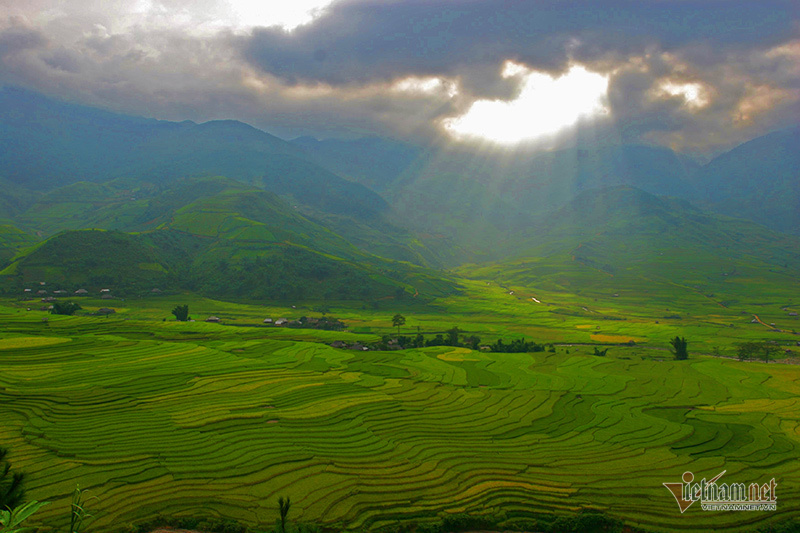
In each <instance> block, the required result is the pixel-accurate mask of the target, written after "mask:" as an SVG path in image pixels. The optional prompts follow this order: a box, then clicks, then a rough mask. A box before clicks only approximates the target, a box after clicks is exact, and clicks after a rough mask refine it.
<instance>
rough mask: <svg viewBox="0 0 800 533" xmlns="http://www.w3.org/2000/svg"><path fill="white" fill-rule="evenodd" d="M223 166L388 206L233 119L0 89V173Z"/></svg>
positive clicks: (96, 178)
mask: <svg viewBox="0 0 800 533" xmlns="http://www.w3.org/2000/svg"><path fill="white" fill-rule="evenodd" d="M218 175H219V176H227V177H230V178H234V179H239V180H242V181H246V182H248V183H253V184H256V185H258V186H261V187H263V188H265V189H267V190H270V191H272V192H275V193H277V194H280V195H282V196H285V197H287V198H290V199H291V201H293V202H298V203H301V204H305V205H307V206H310V207H311V208H314V209H319V210H322V211H324V212H331V213H338V214H342V215H347V216H355V217H359V218H362V219H366V220H370V219H373V218H375V217H376V216H378V215H379V214H380V213H381V212H382V211H384V210H385V209H386V208H387V205H386V202H385V201H384V200H383V199H382V198H381V197H380V196H379V195H377V194H375V193H374V192H372V191H370V190H369V189H367V188H366V187H364V186H362V185H360V184H357V183H354V182H351V181H347V180H345V179H342V178H340V177H339V176H337V175H335V174H334V173H332V172H330V171H329V170H326V169H325V168H322V167H321V166H319V165H318V164H316V163H314V162H313V161H311V160H309V159H308V158H307V157H306V156H305V155H304V154H303V152H302V150H300V149H298V148H296V147H295V146H293V145H291V144H290V143H288V142H286V141H283V140H281V139H279V138H277V137H274V136H272V135H269V134H267V133H265V132H263V131H260V130H257V129H255V128H253V127H251V126H248V125H247V124H243V123H241V122H236V121H212V122H206V123H203V124H195V123H194V122H190V121H185V122H180V123H178V122H167V121H159V120H153V119H145V118H139V117H131V116H125V115H119V114H115V113H111V112H107V111H101V110H98V109H93V108H89V107H84V106H78V105H72V104H66V103H62V102H56V101H53V100H50V99H48V98H45V97H44V96H41V95H39V94H36V93H32V92H29V91H25V90H22V89H15V88H5V89H3V90H2V91H0V177H3V178H5V179H6V180H8V181H9V182H12V183H14V184H17V185H20V186H23V187H25V188H28V189H36V190H49V189H53V188H56V187H58V186H63V185H68V184H71V183H74V182H77V181H90V182H104V181H108V180H111V179H115V178H136V179H142V180H147V181H150V182H153V183H164V182H169V181H171V180H174V179H177V178H182V177H197V176H218Z"/></svg>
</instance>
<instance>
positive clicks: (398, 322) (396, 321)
mask: <svg viewBox="0 0 800 533" xmlns="http://www.w3.org/2000/svg"><path fill="white" fill-rule="evenodd" d="M405 323H406V317H404V316H403V315H401V314H400V313H397V314H396V315H394V316H393V317H392V326H394V327H396V328H397V334H398V335H400V326H402V325H403V324H405Z"/></svg>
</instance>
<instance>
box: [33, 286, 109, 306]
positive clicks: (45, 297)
mask: <svg viewBox="0 0 800 533" xmlns="http://www.w3.org/2000/svg"><path fill="white" fill-rule="evenodd" d="M41 285H44V282H41ZM22 294H23V295H25V296H26V297H28V298H32V297H33V295H34V292H33V289H23V291H22ZM35 294H36V296H37V297H41V299H42V301H43V302H53V301H55V300H56V299H57V298H59V297H65V296H68V295H69V291H65V290H63V289H58V290H55V291H53V296H49V293H48V291H47V289H39V290H38V291H36V293H35ZM72 294H73V296H88V295H89V291H87V290H86V289H78V290H76V291H75V292H73V293H72ZM100 298H101V299H102V300H113V299H114V296H113V295H112V294H111V289H100Z"/></svg>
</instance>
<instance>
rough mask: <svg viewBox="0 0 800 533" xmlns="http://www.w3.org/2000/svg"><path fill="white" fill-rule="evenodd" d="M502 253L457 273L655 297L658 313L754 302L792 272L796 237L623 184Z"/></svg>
mask: <svg viewBox="0 0 800 533" xmlns="http://www.w3.org/2000/svg"><path fill="white" fill-rule="evenodd" d="M503 253H504V254H505V257H506V259H504V260H503V261H502V262H500V263H495V264H489V265H484V266H479V267H474V266H472V267H464V268H463V269H462V270H461V272H462V273H463V274H467V275H470V276H477V277H481V278H494V279H499V280H503V281H505V282H506V283H516V284H519V285H523V286H527V287H537V286H538V287H542V288H547V289H549V290H559V291H569V292H571V293H574V294H578V295H587V296H589V295H592V296H595V297H597V296H600V295H603V296H610V295H612V294H617V293H622V292H625V291H628V293H629V294H630V293H633V292H635V293H637V294H638V295H639V297H645V295H647V296H646V297H647V298H662V297H663V298H664V301H665V307H669V300H670V298H671V297H672V296H670V295H671V294H672V295H673V296H674V295H677V294H687V293H695V294H696V295H698V297H701V298H711V299H713V300H714V301H716V302H718V303H720V304H721V305H728V304H730V303H731V302H733V301H736V300H738V299H740V298H742V297H743V296H744V295H749V296H751V297H752V299H751V301H759V298H761V297H763V296H764V295H765V292H767V291H773V292H775V295H776V296H780V294H781V287H784V288H785V287H787V286H790V285H792V284H793V283H795V280H796V279H797V277H798V276H800V266H799V265H800V240H798V239H797V238H795V237H792V236H788V235H780V234H774V233H773V232H771V231H769V230H768V229H767V228H765V227H764V226H761V225H758V224H755V223H752V222H749V221H746V220H740V219H733V218H729V217H725V216H721V215H714V214H709V213H706V212H703V211H701V210H699V209H697V208H695V207H693V206H692V205H691V204H689V203H688V202H686V201H685V200H681V199H675V198H666V197H656V196H654V195H651V194H649V193H647V192H645V191H642V190H640V189H635V188H632V187H627V186H621V187H610V188H604V189H598V190H591V191H585V192H582V193H580V194H579V195H578V196H577V197H576V198H575V199H574V200H572V201H571V202H569V203H568V204H567V205H565V206H563V207H562V208H560V209H558V210H556V211H554V212H553V213H550V214H548V215H547V216H545V217H542V218H541V219H539V220H537V221H536V222H535V223H534V224H532V225H531V227H530V228H529V229H528V230H527V231H525V232H523V233H521V234H520V235H518V238H517V239H516V241H515V243H514V244H513V245H511V244H507V245H506V247H505V248H504V250H503ZM754 279H758V280H760V281H759V282H758V283H754V282H753V280H754ZM657 294H658V296H656V295H657Z"/></svg>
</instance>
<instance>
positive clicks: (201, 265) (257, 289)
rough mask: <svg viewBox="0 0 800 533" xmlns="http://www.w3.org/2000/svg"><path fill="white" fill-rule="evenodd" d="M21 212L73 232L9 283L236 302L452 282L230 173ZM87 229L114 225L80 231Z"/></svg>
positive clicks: (438, 289) (34, 255) (395, 291)
mask: <svg viewBox="0 0 800 533" xmlns="http://www.w3.org/2000/svg"><path fill="white" fill-rule="evenodd" d="M132 187H133V188H132ZM23 219H24V220H25V221H26V223H27V224H29V225H32V226H36V227H45V228H47V230H48V231H51V232H52V231H55V230H57V229H64V228H66V229H67V231H65V232H63V233H59V234H57V235H55V236H53V237H51V238H50V239H48V240H47V241H46V242H45V243H43V244H41V245H40V246H38V247H36V248H35V249H34V250H32V251H30V252H29V253H27V254H23V255H22V256H20V257H19V258H17V260H16V261H15V262H14V263H13V264H11V265H10V266H9V267H8V268H6V270H4V271H3V274H4V275H5V277H6V281H7V283H10V285H11V288H12V290H19V288H20V287H21V286H22V285H26V284H30V283H32V282H36V281H48V282H57V283H59V284H62V285H68V286H70V287H76V288H77V287H78V286H84V285H88V286H89V287H93V288H98V287H99V286H101V285H102V286H108V285H113V286H114V287H116V288H117V289H121V290H122V291H127V292H128V293H137V292H141V291H143V290H145V289H147V290H149V288H151V287H153V286H159V287H162V288H163V287H166V288H170V289H175V290H178V289H189V290H195V291H198V292H201V293H203V294H208V295H213V296H219V297H231V298H238V299H261V298H271V299H299V298H309V299H359V300H372V299H379V298H385V297H401V296H403V295H406V294H408V295H409V296H410V295H413V294H418V295H422V297H423V298H429V297H433V296H437V295H442V294H446V293H449V292H452V291H453V290H455V285H454V284H453V283H452V282H451V281H448V280H447V279H445V278H444V277H443V276H442V275H441V274H438V273H436V272H434V271H430V270H425V269H422V268H419V267H416V266H414V265H412V264H409V263H401V262H397V261H393V260H390V259H384V258H381V257H378V256H375V255H372V254H369V253H367V252H364V251H362V250H360V249H359V248H357V247H356V246H354V245H352V244H351V243H349V242H348V241H347V240H345V239H344V238H342V237H341V236H339V235H337V234H336V233H334V232H332V231H330V230H329V229H327V228H325V227H324V226H321V225H320V224H318V223H316V222H314V221H312V220H309V219H307V218H305V217H304V216H303V215H301V214H300V213H299V212H298V210H297V209H295V208H293V207H292V206H290V205H288V204H286V202H285V201H283V200H282V199H281V198H279V197H278V196H277V195H275V194H274V193H271V192H267V191H264V190H261V189H258V188H256V187H253V186H249V185H245V184H242V183H239V182H236V181H233V180H229V179H224V178H200V179H191V180H182V181H179V182H177V183H176V184H174V186H173V187H172V188H169V189H167V188H165V187H163V186H154V185H148V186H137V185H136V184H135V183H131V182H123V181H115V182H110V183H108V184H96V183H75V184H72V185H69V186H66V187H64V188H61V189H59V190H57V191H51V192H50V193H47V194H45V195H43V196H42V198H41V199H40V200H39V201H38V202H37V203H36V204H35V205H34V206H33V207H32V208H31V209H30V210H29V212H28V213H27V214H26V216H25V217H23ZM85 227H97V228H102V229H108V230H112V231H76V230H74V228H85ZM115 230H117V231H115ZM118 230H126V231H128V232H135V233H130V234H129V233H122V232H120V231H118ZM61 258H66V259H61Z"/></svg>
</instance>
